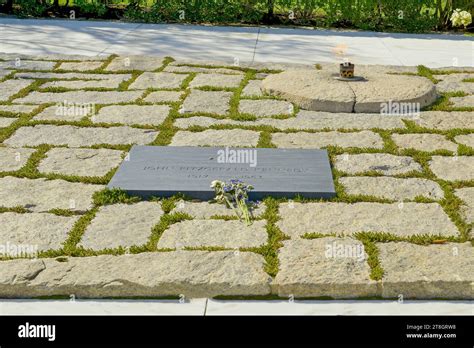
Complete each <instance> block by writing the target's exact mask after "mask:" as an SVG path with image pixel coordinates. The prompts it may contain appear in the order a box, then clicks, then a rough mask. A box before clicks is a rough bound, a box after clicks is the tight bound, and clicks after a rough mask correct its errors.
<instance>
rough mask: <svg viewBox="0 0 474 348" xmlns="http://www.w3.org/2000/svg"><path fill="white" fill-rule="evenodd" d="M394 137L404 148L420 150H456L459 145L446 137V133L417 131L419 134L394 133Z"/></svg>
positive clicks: (396, 142) (398, 144)
mask: <svg viewBox="0 0 474 348" xmlns="http://www.w3.org/2000/svg"><path fill="white" fill-rule="evenodd" d="M392 139H393V141H394V142H395V144H397V146H399V147H401V148H402V149H416V150H419V151H427V152H431V151H436V150H448V151H453V152H456V151H457V149H458V146H457V145H456V144H455V143H453V142H452V141H449V140H448V139H446V137H445V136H444V135H440V134H430V133H426V134H423V133H417V134H392Z"/></svg>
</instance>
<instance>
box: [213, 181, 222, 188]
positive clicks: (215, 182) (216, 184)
mask: <svg viewBox="0 0 474 348" xmlns="http://www.w3.org/2000/svg"><path fill="white" fill-rule="evenodd" d="M222 184H223V182H222V181H220V180H214V181H213V182H211V188H215V187H217V186H222Z"/></svg>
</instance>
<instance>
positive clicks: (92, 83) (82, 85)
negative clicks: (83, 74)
mask: <svg viewBox="0 0 474 348" xmlns="http://www.w3.org/2000/svg"><path fill="white" fill-rule="evenodd" d="M122 82H123V79H122V78H120V77H118V78H113V76H111V77H110V79H107V80H106V79H102V80H74V81H67V80H60V81H51V82H46V83H44V84H43V85H41V88H49V87H52V88H67V89H86V88H118V87H119V86H120V84H121V83H122Z"/></svg>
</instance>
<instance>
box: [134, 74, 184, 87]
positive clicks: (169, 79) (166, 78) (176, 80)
mask: <svg viewBox="0 0 474 348" xmlns="http://www.w3.org/2000/svg"><path fill="white" fill-rule="evenodd" d="M187 77H188V75H183V74H171V73H167V72H159V73H151V72H145V73H143V74H141V75H140V76H138V78H137V79H136V80H135V81H134V82H133V83H132V84H131V85H130V86H129V89H147V88H180V87H181V84H182V83H183V81H184V80H185V79H186V78H187Z"/></svg>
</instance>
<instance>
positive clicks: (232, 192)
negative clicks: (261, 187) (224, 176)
mask: <svg viewBox="0 0 474 348" xmlns="http://www.w3.org/2000/svg"><path fill="white" fill-rule="evenodd" d="M211 187H212V188H213V189H214V191H215V192H216V201H217V202H219V203H223V204H225V205H226V206H227V207H228V208H232V209H233V210H234V212H235V213H236V215H237V216H238V218H239V220H245V222H246V224H247V226H248V225H250V224H251V221H250V218H251V217H250V211H249V206H248V193H249V191H251V190H253V186H252V185H248V184H246V183H244V182H243V181H241V180H237V179H233V180H230V182H229V183H226V182H224V181H220V180H214V181H213V182H212V183H211Z"/></svg>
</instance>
